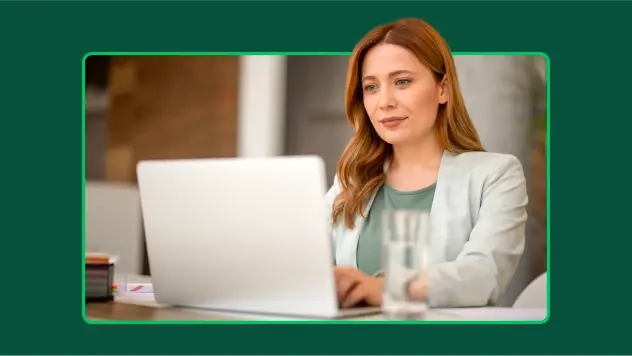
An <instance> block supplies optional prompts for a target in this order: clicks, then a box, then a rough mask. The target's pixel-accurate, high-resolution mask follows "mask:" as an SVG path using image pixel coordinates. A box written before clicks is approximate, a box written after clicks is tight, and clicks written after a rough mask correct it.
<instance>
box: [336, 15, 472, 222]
mask: <svg viewBox="0 0 632 356" xmlns="http://www.w3.org/2000/svg"><path fill="white" fill-rule="evenodd" d="M380 43H389V44H394V45H398V46H401V47H404V48H406V49H408V50H409V51H411V52H412V53H413V54H415V56H416V57H417V58H418V59H419V61H420V62H421V63H422V64H423V65H424V66H426V67H427V68H428V69H430V70H431V71H432V73H433V74H434V77H435V80H436V81H437V82H440V81H442V80H446V83H445V85H446V88H447V89H448V93H449V95H448V101H447V103H446V104H442V105H440V107H439V111H438V115H437V120H436V122H435V128H436V130H437V135H438V138H439V142H440V144H441V145H442V146H443V148H444V150H446V151H449V152H452V153H455V154H458V153H462V152H469V151H484V149H483V146H482V145H481V142H480V139H479V137H478V133H477V132H476V129H475V128H474V125H473V124H472V121H471V119H470V116H469V114H468V113H467V110H466V108H465V103H464V102H463V97H462V95H461V90H460V88H459V82H458V78H457V72H456V66H455V64H454V58H453V57H452V54H451V53H450V48H449V47H448V45H447V43H446V42H445V40H444V39H443V37H441V35H440V34H439V32H437V30H435V29H434V28H433V27H432V26H430V25H429V24H428V23H426V22H425V21H422V20H419V19H402V20H399V21H396V22H394V23H391V24H387V25H382V26H380V27H377V28H375V29H373V30H372V31H370V32H369V33H367V34H366V35H365V36H364V37H363V38H362V39H361V40H360V42H358V44H357V45H356V46H355V48H354V49H353V53H352V54H351V58H350V60H349V67H348V70H347V89H346V97H345V106H346V114H347V119H348V120H349V122H350V123H351V125H353V127H354V128H355V134H354V136H353V137H352V138H351V140H350V141H349V143H348V144H347V147H346V148H345V150H344V151H343V153H342V155H341V157H340V160H339V162H338V169H337V177H338V181H339V184H340V187H341V192H340V194H339V195H338V196H337V197H336V199H335V201H334V205H333V211H332V218H333V221H334V222H337V221H339V220H340V219H343V221H344V224H345V226H346V227H348V228H353V227H354V226H355V217H356V215H358V214H360V215H362V216H364V211H363V210H364V206H365V204H366V202H367V200H368V198H369V197H370V196H371V195H372V194H373V193H374V192H375V191H376V190H377V189H378V188H379V187H380V186H381V185H382V184H383V183H384V181H385V179H386V173H385V172H384V164H385V163H386V162H390V160H391V159H392V155H393V148H392V146H391V145H390V144H389V143H387V142H385V141H384V140H382V139H381V138H380V136H379V135H378V134H377V132H376V131H375V129H374V128H373V125H372V124H371V121H370V120H369V117H368V115H367V113H366V110H365V109H364V104H363V98H362V95H363V92H362V86H361V83H360V81H361V76H362V75H361V73H362V62H363V61H364V57H365V55H366V53H367V52H368V51H369V50H370V49H371V48H373V47H374V46H375V45H377V44H380Z"/></svg>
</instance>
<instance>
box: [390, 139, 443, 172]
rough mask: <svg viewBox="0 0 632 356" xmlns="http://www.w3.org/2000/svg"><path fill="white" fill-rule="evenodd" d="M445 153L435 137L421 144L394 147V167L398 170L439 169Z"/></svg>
mask: <svg viewBox="0 0 632 356" xmlns="http://www.w3.org/2000/svg"><path fill="white" fill-rule="evenodd" d="M443 151H444V150H443V148H442V147H441V145H440V144H439V141H438V139H436V137H435V136H433V139H429V140H423V141H422V142H420V143H415V144H410V145H393V162H392V165H393V168H394V169H398V170H399V169H403V170H409V169H415V170H416V169H433V168H437V167H438V166H439V164H440V163H441V158H442V157H443Z"/></svg>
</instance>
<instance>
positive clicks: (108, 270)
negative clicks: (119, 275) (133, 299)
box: [85, 253, 116, 302]
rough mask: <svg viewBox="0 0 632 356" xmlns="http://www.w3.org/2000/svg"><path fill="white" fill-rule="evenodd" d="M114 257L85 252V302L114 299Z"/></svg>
mask: <svg viewBox="0 0 632 356" xmlns="http://www.w3.org/2000/svg"><path fill="white" fill-rule="evenodd" d="M115 262H116V259H115V258H114V257H112V256H110V255H108V254H103V253H86V260H85V268H86V294H85V300H86V302H109V301H112V300H114V289H115V285H114V265H115Z"/></svg>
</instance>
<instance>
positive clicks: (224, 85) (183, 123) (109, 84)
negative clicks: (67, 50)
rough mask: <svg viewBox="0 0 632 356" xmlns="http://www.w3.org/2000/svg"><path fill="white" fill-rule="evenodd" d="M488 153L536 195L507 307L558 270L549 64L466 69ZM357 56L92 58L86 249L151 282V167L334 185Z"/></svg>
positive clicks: (533, 59) (463, 65)
mask: <svg viewBox="0 0 632 356" xmlns="http://www.w3.org/2000/svg"><path fill="white" fill-rule="evenodd" d="M455 60H456V63H457V69H458V73H459V82H460V84H461V88H462V90H463V95H464V98H465V102H466V105H467V108H468V110H469V112H470V114H471V116H472V119H473V120H474V124H475V125H476V128H477V129H478V131H479V134H480V135H481V139H482V141H483V145H484V146H485V148H486V149H487V150H488V151H492V152H503V153H510V154H513V155H515V156H517V157H518V158H519V159H520V160H521V161H522V164H523V166H524V169H525V174H526V175H527V179H528V184H529V196H530V206H529V209H530V211H529V212H530V219H529V225H528V228H527V237H528V238H527V249H526V252H525V256H524V258H523V260H522V262H521V265H520V267H519V270H518V272H517V274H516V277H515V278H514V282H513V284H512V286H511V288H510V291H509V292H508V293H507V295H506V297H505V298H506V300H505V304H507V305H510V304H511V302H513V300H514V299H515V297H516V296H517V295H518V294H519V293H520V291H522V289H523V288H524V287H525V286H526V285H527V284H528V283H529V282H530V281H531V280H533V279H534V278H535V277H537V276H538V275H539V274H541V273H543V272H545V271H546V223H547V211H546V198H547V196H546V139H545V138H546V127H547V126H546V118H547V112H546V107H547V106H546V99H547V95H546V91H547V87H546V86H547V83H546V78H547V75H546V71H547V68H546V60H545V58H544V57H540V56H466V55H459V56H456V58H455ZM347 61H348V57H347V56H137V57H136V56H91V57H88V59H87V60H86V64H85V78H86V81H85V85H86V91H85V92H86V98H85V100H86V105H85V110H86V123H85V128H86V133H85V135H86V140H85V145H86V152H85V159H86V162H85V165H86V166H85V167H86V248H87V250H88V251H89V252H107V253H112V254H116V255H119V256H120V259H121V260H120V265H117V270H118V271H119V272H122V273H132V274H150V268H149V266H148V263H147V256H146V251H145V246H144V236H143V231H142V216H141V212H140V206H139V204H140V203H139V197H138V190H137V187H136V172H135V167H136V163H137V162H138V161H139V160H145V159H174V158H204V157H237V156H240V157H248V156H272V155H297V154H317V155H319V156H321V157H322V158H323V159H324V160H325V162H326V167H327V176H328V179H329V183H330V184H331V182H332V179H333V176H334V174H335V169H336V164H337V161H338V157H339V155H340V153H341V152H342V150H343V148H344V147H345V145H346V143H347V141H348V140H349V138H350V136H351V135H352V132H353V131H352V128H351V126H350V125H349V124H348V122H347V120H346V117H345V113H344V91H345V77H346V69H347Z"/></svg>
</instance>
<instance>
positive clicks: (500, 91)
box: [455, 55, 537, 305]
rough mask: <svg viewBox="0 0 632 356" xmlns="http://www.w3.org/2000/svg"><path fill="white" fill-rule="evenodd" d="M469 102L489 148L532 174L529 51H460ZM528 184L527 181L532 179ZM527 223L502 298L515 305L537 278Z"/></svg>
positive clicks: (458, 60)
mask: <svg viewBox="0 0 632 356" xmlns="http://www.w3.org/2000/svg"><path fill="white" fill-rule="evenodd" d="M455 61H456V66H457V71H458V75H459V83H460V85H461V89H462V91H463V96H464V100H465V104H466V106H467V109H468V112H469V113H470V115H471V117H472V120H473V121H474V125H475V126H476V129H477V130H478V133H479V135H480V136H481V141H482V143H483V146H484V147H485V149H486V150H487V151H490V152H500V153H510V154H513V155H515V156H516V157H517V158H518V159H520V161H521V162H522V165H523V168H524V171H525V175H526V177H527V182H530V174H531V145H532V142H533V131H532V127H533V120H534V115H535V114H536V107H535V100H534V92H535V91H534V85H535V84H536V82H535V80H534V79H535V78H536V76H537V72H535V67H534V66H533V62H532V61H531V59H530V57H526V56H466V55H464V56H456V57H455ZM528 185H529V183H528ZM530 235H531V234H530V229H529V223H527V232H526V237H527V242H526V247H525V253H524V256H523V258H522V260H521V262H520V265H519V266H518V270H517V271H516V274H515V277H514V280H513V282H512V283H511V285H510V286H509V290H508V291H507V292H506V295H505V298H504V300H503V304H504V305H511V304H512V303H513V301H514V300H515V298H516V297H517V296H518V295H519V293H520V292H521V291H522V290H523V289H524V288H525V287H526V285H527V284H528V283H529V282H530V281H531V280H532V279H533V276H532V275H531V274H532V273H531V271H532V270H531V261H532V243H531V241H530Z"/></svg>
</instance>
